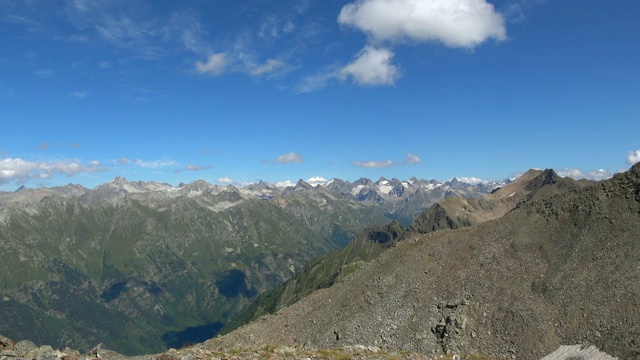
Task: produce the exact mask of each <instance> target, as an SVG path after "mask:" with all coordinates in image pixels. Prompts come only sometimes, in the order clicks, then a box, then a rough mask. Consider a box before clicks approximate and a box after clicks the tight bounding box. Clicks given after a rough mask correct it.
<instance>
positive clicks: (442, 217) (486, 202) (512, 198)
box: [221, 169, 587, 333]
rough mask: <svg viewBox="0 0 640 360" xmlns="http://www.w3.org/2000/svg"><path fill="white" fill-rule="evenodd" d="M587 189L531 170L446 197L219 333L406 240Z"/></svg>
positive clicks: (338, 255) (341, 254) (369, 232)
mask: <svg viewBox="0 0 640 360" xmlns="http://www.w3.org/2000/svg"><path fill="white" fill-rule="evenodd" d="M586 184H587V183H585V182H577V181H575V180H573V179H570V178H560V177H559V176H558V175H557V174H556V173H555V172H554V171H553V170H551V169H547V170H544V171H542V170H530V171H528V172H527V173H525V174H524V175H523V176H521V177H520V178H518V179H517V180H515V181H513V182H511V183H509V184H507V185H506V186H504V187H502V188H497V189H495V190H494V191H492V192H491V194H488V195H485V196H483V197H481V198H458V197H449V198H445V199H443V200H441V201H440V202H438V203H436V204H434V205H432V206H431V207H430V208H429V209H428V210H427V211H425V212H424V213H423V214H422V215H420V216H419V217H418V218H417V219H416V220H415V221H414V222H413V223H412V224H411V226H410V227H409V228H408V229H407V230H405V229H404V228H403V227H402V225H400V224H399V223H398V222H395V221H394V222H392V223H390V224H388V225H386V226H374V227H372V228H368V229H366V230H365V231H363V232H362V233H361V234H360V235H359V236H358V237H357V238H356V239H355V240H354V241H353V242H351V243H350V244H349V245H347V246H346V247H345V248H344V249H342V250H340V251H338V252H334V253H330V254H327V255H324V256H322V257H320V258H318V259H315V260H314V261H312V262H311V263H310V264H309V265H307V266H305V267H304V268H303V269H302V270H301V271H299V272H297V273H296V274H295V275H294V276H293V277H292V278H291V279H289V280H287V281H286V282H285V283H283V284H282V285H280V286H278V287H277V288H276V289H274V290H272V291H270V292H268V293H265V294H263V295H261V296H259V297H258V298H256V299H255V300H254V301H253V303H252V304H251V305H250V306H249V307H248V308H247V309H246V310H244V311H243V312H242V313H240V314H239V315H238V316H237V317H236V318H234V319H233V320H232V321H230V322H229V323H227V324H226V325H225V327H224V328H223V329H222V330H221V333H227V332H229V331H231V330H233V329H235V328H236V327H238V326H240V325H242V324H246V323H248V322H249V321H252V320H255V319H257V318H258V317H260V316H261V315H264V314H272V313H274V312H276V311H277V310H279V309H281V308H283V307H285V306H288V305H291V304H293V303H295V302H296V301H299V300H300V299H302V298H304V297H305V296H307V295H309V294H310V293H311V292H313V291H315V290H318V289H322V288H327V287H329V286H331V285H333V284H334V283H335V282H337V281H340V280H341V279H343V278H344V277H346V276H347V275H349V274H350V273H352V272H353V271H355V270H356V269H358V268H360V267H362V266H364V265H365V264H366V263H367V262H369V261H371V260H373V259H375V258H376V257H378V256H379V255H380V254H381V253H382V252H383V251H384V250H386V249H388V248H390V247H393V246H394V245H395V243H396V242H398V241H401V240H402V239H403V238H405V237H410V236H412V235H413V234H415V233H421V234H424V233H428V232H433V231H437V230H441V229H457V228H461V227H466V226H471V225H473V224H478V223H481V222H484V221H488V220H492V219H497V218H499V217H502V216H504V214H506V213H507V212H508V211H510V210H512V209H514V208H516V207H517V206H520V205H521V204H523V203H525V202H526V201H529V200H531V199H544V198H548V197H551V196H553V195H556V194H559V193H561V192H563V191H567V190H572V189H578V188H580V187H582V186H585V185H586Z"/></svg>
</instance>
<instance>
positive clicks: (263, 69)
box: [249, 59, 284, 76]
mask: <svg viewBox="0 0 640 360" xmlns="http://www.w3.org/2000/svg"><path fill="white" fill-rule="evenodd" d="M283 65H284V63H283V62H282V61H279V60H275V59H269V60H267V61H266V62H265V63H264V64H262V65H259V66H256V67H255V68H253V69H252V70H251V71H250V72H249V73H250V74H251V75H253V76H258V75H262V74H266V73H271V72H274V71H275V70H277V69H279V68H281V67H282V66H283Z"/></svg>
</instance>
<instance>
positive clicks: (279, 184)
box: [274, 180, 296, 188]
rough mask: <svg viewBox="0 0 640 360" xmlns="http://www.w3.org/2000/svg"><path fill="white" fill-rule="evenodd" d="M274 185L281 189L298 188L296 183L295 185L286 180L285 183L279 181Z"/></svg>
mask: <svg viewBox="0 0 640 360" xmlns="http://www.w3.org/2000/svg"><path fill="white" fill-rule="evenodd" d="M274 185H275V186H277V187H279V188H286V187H289V186H296V183H294V182H293V181H291V180H285V181H278V182H276V183H275V184H274Z"/></svg>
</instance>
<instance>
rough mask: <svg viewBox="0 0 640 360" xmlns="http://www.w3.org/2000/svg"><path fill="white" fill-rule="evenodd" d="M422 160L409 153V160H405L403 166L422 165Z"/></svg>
mask: <svg viewBox="0 0 640 360" xmlns="http://www.w3.org/2000/svg"><path fill="white" fill-rule="evenodd" d="M421 162H422V159H420V157H419V156H418V155H414V154H412V153H407V158H406V159H404V161H403V164H405V165H407V164H420V163H421Z"/></svg>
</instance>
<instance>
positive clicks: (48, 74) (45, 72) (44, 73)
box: [33, 69, 55, 78]
mask: <svg viewBox="0 0 640 360" xmlns="http://www.w3.org/2000/svg"><path fill="white" fill-rule="evenodd" d="M33 73H34V74H35V75H38V76H40V77H43V78H48V77H52V76H53V74H55V71H54V70H53V69H39V70H36V71H34V72H33Z"/></svg>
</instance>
